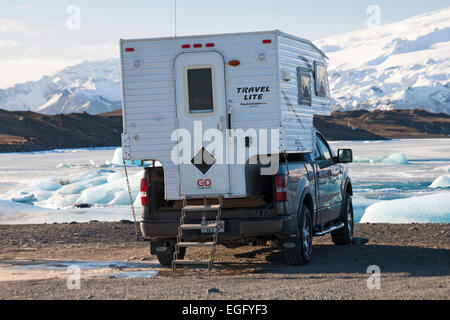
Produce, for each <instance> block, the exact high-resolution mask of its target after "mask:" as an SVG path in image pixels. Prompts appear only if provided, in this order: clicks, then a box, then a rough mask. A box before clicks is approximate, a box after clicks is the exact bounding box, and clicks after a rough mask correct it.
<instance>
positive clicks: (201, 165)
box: [191, 147, 216, 174]
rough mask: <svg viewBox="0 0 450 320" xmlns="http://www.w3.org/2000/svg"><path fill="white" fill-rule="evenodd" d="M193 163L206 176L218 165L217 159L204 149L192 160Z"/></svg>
mask: <svg viewBox="0 0 450 320" xmlns="http://www.w3.org/2000/svg"><path fill="white" fill-rule="evenodd" d="M191 162H192V164H193V165H194V166H195V167H196V168H197V169H198V170H200V172H201V173H203V174H205V173H207V172H208V170H209V169H210V168H211V167H212V166H213V165H214V163H216V159H215V158H214V156H213V155H212V154H211V153H209V151H208V150H206V149H205V148H204V147H202V149H201V150H199V151H198V153H197V154H196V155H195V156H194V157H193V158H192V160H191Z"/></svg>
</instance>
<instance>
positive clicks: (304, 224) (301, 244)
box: [285, 204, 312, 265]
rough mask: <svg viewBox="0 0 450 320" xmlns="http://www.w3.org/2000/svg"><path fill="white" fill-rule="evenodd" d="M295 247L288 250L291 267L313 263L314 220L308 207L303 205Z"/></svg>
mask: <svg viewBox="0 0 450 320" xmlns="http://www.w3.org/2000/svg"><path fill="white" fill-rule="evenodd" d="M299 220H300V221H299V227H298V228H297V237H296V241H295V247H293V248H286V251H285V252H286V258H287V262H288V264H290V265H304V264H307V263H308V262H309V261H311V252H312V219H311V212H310V211H309V208H308V206H306V205H305V204H302V207H301V212H300V216H299Z"/></svg>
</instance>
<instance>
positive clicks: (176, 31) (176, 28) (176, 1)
mask: <svg viewBox="0 0 450 320" xmlns="http://www.w3.org/2000/svg"><path fill="white" fill-rule="evenodd" d="M176 37H177V0H175V38H176Z"/></svg>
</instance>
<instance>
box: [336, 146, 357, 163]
mask: <svg viewBox="0 0 450 320" xmlns="http://www.w3.org/2000/svg"><path fill="white" fill-rule="evenodd" d="M337 158H338V162H339V163H350V162H353V151H352V149H339V150H338V156H337Z"/></svg>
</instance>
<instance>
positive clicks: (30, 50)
mask: <svg viewBox="0 0 450 320" xmlns="http://www.w3.org/2000/svg"><path fill="white" fill-rule="evenodd" d="M174 3H175V0H167V1H162V0H159V1H155V0H128V1H123V0H122V1H120V0H71V1H67V0H1V2H0V88H6V87H9V86H12V85H14V84H16V83H21V82H25V81H32V80H38V79H40V78H41V77H42V76H43V75H45V74H52V73H55V72H57V71H59V70H61V69H62V68H64V67H66V66H69V65H75V64H77V63H79V62H81V61H83V60H102V59H107V58H110V57H118V41H119V39H121V38H122V39H126V38H140V37H145V38H150V37H161V36H173V35H174V34H175V10H174V8H175V5H174ZM448 5H449V2H448V0H427V1H424V0H420V1H419V0H395V1H392V0H378V1H376V0H352V1H350V0H341V1H336V0H321V1H299V0H296V1H295V0H264V1H263V0H226V1H224V0H222V1H219V0H177V15H176V16H177V19H176V22H177V28H176V29H177V35H193V34H208V33H229V32H245V31H259V30H274V29H280V30H282V31H284V32H287V33H291V34H294V35H297V36H300V37H303V38H307V39H311V40H317V39H321V38H324V37H328V36H332V35H336V34H342V33H347V32H351V31H356V30H360V29H363V28H367V23H368V21H369V20H370V21H373V17H374V14H375V15H376V16H377V17H379V19H378V21H379V22H380V23H381V24H388V23H392V22H395V21H399V20H403V19H406V18H409V17H412V16H415V15H419V14H422V13H425V12H430V11H434V10H438V9H442V8H445V7H448ZM374 6H376V7H375V8H378V9H375V10H376V12H375V11H373V10H374V9H373V8H374ZM371 19H372V20H371Z"/></svg>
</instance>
